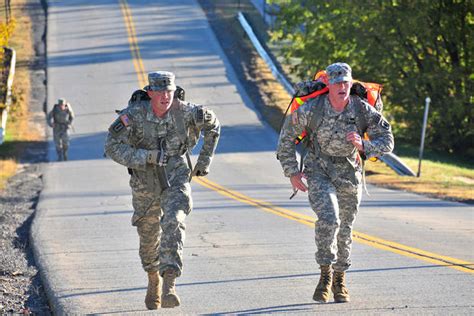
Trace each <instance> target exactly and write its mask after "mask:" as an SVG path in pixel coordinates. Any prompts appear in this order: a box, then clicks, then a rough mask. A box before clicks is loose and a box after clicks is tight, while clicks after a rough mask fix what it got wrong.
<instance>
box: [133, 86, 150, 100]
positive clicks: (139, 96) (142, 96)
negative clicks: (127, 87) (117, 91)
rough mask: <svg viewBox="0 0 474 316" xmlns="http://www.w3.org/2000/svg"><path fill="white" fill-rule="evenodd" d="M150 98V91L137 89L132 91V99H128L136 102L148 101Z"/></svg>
mask: <svg viewBox="0 0 474 316" xmlns="http://www.w3.org/2000/svg"><path fill="white" fill-rule="evenodd" d="M146 100H150V97H149V96H148V93H146V91H145V90H141V89H140V90H136V91H135V92H133V93H132V96H131V97H130V100H129V101H128V102H129V103H134V102H137V101H146Z"/></svg>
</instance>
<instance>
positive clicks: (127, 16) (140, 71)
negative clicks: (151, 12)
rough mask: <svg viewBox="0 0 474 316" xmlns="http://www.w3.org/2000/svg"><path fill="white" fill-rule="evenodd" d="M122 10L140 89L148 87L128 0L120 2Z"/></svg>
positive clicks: (120, 0)
mask: <svg viewBox="0 0 474 316" xmlns="http://www.w3.org/2000/svg"><path fill="white" fill-rule="evenodd" d="M119 3H120V9H121V10H122V14H123V19H124V20H125V26H126V28H127V34H128V43H129V45H130V51H131V52H132V57H133V66H134V67H135V72H136V73H137V76H138V82H139V84H140V87H144V86H146V85H147V78H146V73H145V67H144V66H143V61H142V57H141V55H140V48H139V47H138V41H137V33H136V32H135V24H134V23H133V17H132V12H131V11H130V7H129V6H128V3H127V1H126V0H119Z"/></svg>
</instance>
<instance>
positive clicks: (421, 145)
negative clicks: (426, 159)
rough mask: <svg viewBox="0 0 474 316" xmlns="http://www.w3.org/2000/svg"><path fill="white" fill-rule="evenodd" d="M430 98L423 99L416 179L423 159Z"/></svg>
mask: <svg viewBox="0 0 474 316" xmlns="http://www.w3.org/2000/svg"><path fill="white" fill-rule="evenodd" d="M430 102H431V99H430V97H426V99H425V114H424V115H423V127H422V129H421V144H420V156H419V161H418V172H417V174H416V176H417V178H419V177H420V174H421V159H422V158H423V149H424V146H425V131H426V124H427V122H428V111H429V109H430Z"/></svg>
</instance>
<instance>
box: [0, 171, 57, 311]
mask: <svg viewBox="0 0 474 316" xmlns="http://www.w3.org/2000/svg"><path fill="white" fill-rule="evenodd" d="M40 166H41V165H40V164H24V165H21V166H20V170H19V171H18V173H17V174H16V175H15V176H13V177H12V178H10V179H9V181H8V184H7V187H6V189H5V190H4V191H3V192H1V193H0V254H1V255H0V281H1V282H0V313H1V314H25V315H28V314H35V315H38V314H40V315H48V314H50V309H49V306H48V303H47V300H46V297H45V295H44V289H43V286H42V285H41V278H40V274H39V272H38V270H37V268H36V265H35V261H34V257H33V253H32V249H31V248H30V243H29V231H30V226H31V222H32V220H33V216H34V212H35V207H36V204H37V201H38V197H39V193H40V191H41V189H42V187H43V182H42V176H41V171H40V168H41V167H40Z"/></svg>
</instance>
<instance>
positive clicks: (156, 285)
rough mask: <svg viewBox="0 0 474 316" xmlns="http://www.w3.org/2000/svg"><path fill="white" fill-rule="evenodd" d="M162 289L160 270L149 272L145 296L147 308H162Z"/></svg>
mask: <svg viewBox="0 0 474 316" xmlns="http://www.w3.org/2000/svg"><path fill="white" fill-rule="evenodd" d="M160 290H161V287H160V276H159V274H158V272H156V271H155V272H148V289H147V290H146V296H145V305H146V308H148V309H158V308H160V302H161V301H160Z"/></svg>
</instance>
